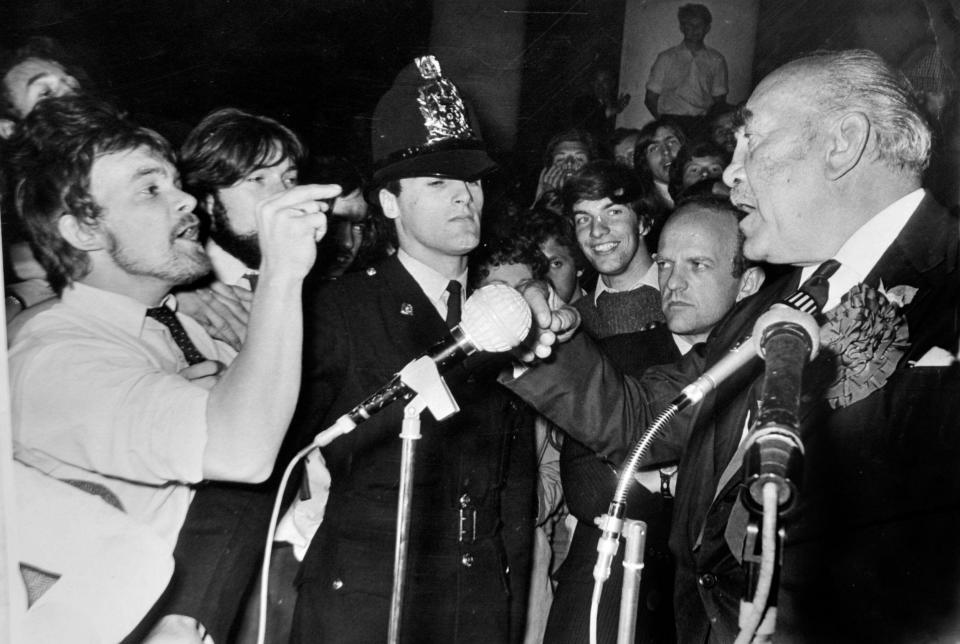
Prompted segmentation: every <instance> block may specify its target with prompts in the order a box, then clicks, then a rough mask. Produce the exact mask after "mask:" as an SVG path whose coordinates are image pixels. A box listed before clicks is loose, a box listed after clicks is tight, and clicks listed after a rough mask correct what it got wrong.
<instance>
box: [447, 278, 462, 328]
mask: <svg viewBox="0 0 960 644" xmlns="http://www.w3.org/2000/svg"><path fill="white" fill-rule="evenodd" d="M462 290H463V287H462V286H460V282H458V281H457V280H450V283H449V284H447V293H449V294H450V295H449V296H447V328H448V329H452V328H453V327H455V326H457V325H458V324H460V315H461V304H460V293H461V291H462Z"/></svg>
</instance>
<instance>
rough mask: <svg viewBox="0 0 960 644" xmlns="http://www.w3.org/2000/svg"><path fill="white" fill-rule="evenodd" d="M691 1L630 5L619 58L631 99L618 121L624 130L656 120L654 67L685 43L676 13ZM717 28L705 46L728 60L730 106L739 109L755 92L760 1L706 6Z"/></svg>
mask: <svg viewBox="0 0 960 644" xmlns="http://www.w3.org/2000/svg"><path fill="white" fill-rule="evenodd" d="M683 4H686V0H627V3H626V11H625V12H624V20H623V50H622V55H621V58H620V91H621V92H626V93H628V94H630V95H631V97H632V98H631V100H630V104H629V105H628V106H627V109H625V110H624V111H623V112H622V113H621V114H620V117H619V118H618V119H617V125H619V126H621V127H641V126H642V125H643V124H644V123H647V122H648V121H650V120H652V119H653V117H652V116H651V114H650V112H649V111H648V110H647V108H646V107H644V105H643V97H644V94H645V93H646V84H647V78H648V77H649V75H650V67H651V66H652V65H653V62H654V61H655V60H656V58H657V54H659V53H660V52H661V51H663V50H664V49H667V48H668V47H673V46H674V45H677V44H679V43H680V42H681V41H682V40H683V35H682V34H681V33H680V27H679V24H678V23H677V9H679V8H680V6H681V5H683ZM701 4H704V5H706V6H707V8H708V9H710V13H711V14H712V15H713V25H712V26H711V29H710V33H709V34H707V37H706V40H705V43H706V44H707V46H708V47H712V48H714V49H716V50H717V51H719V52H720V53H721V54H723V55H724V57H725V58H726V59H727V71H728V74H729V87H730V91H729V94H728V95H727V102H729V103H738V102H740V101H743V100H745V99H746V98H747V96H749V94H750V90H751V88H752V87H753V74H752V70H753V54H754V42H755V40H756V32H757V14H758V6H759V1H758V0H712V1H711V0H706V1H704V2H701Z"/></svg>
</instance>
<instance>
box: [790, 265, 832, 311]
mask: <svg viewBox="0 0 960 644" xmlns="http://www.w3.org/2000/svg"><path fill="white" fill-rule="evenodd" d="M838 268H840V262H838V261H837V260H835V259H828V260H827V261H825V262H824V263H822V264H820V266H819V267H817V270H815V271H814V272H813V275H811V276H810V277H809V278H807V281H805V282H804V283H803V284H801V285H800V288H799V290H797V292H796V293H794V294H793V295H791V296H790V297H788V298H787V299H786V300H785V301H786V303H787V304H789V305H790V306H792V307H793V308H795V309H798V310H800V311H803V312H804V313H809V314H810V315H814V316H816V315H819V314H820V312H821V311H823V307H824V306H825V305H826V303H827V298H828V297H829V294H830V281H829V278H830V276H831V275H833V274H834V273H836V272H837V269H838Z"/></svg>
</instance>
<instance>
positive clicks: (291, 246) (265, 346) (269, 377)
mask: <svg viewBox="0 0 960 644" xmlns="http://www.w3.org/2000/svg"><path fill="white" fill-rule="evenodd" d="M339 192H340V188H339V187H338V186H316V185H305V186H297V187H295V188H291V189H290V190H287V191H286V192H282V193H279V194H277V195H274V196H272V197H270V198H268V199H266V200H265V201H264V202H263V203H261V204H260V205H259V206H258V208H257V229H258V231H259V237H260V249H261V252H262V254H263V262H262V264H261V265H260V279H259V284H258V288H257V291H256V294H255V295H254V298H253V305H252V308H251V311H250V322H249V326H248V328H247V338H246V342H245V343H244V345H243V349H241V351H240V353H239V354H238V355H237V358H236V360H234V361H233V363H232V364H231V365H230V367H229V368H228V369H227V370H226V371H225V372H224V373H223V375H222V377H221V378H220V380H219V382H218V383H217V384H216V385H215V386H214V387H213V389H212V390H211V391H210V397H209V400H208V404H207V426H208V439H207V446H206V450H205V452H204V459H203V463H204V476H205V477H206V478H211V479H223V480H233V481H259V480H263V479H265V478H266V477H267V476H269V474H270V472H271V470H272V468H273V464H274V460H275V458H276V454H277V451H278V450H279V448H280V443H281V441H282V440H283V436H284V434H285V433H286V430H287V426H288V425H289V423H290V419H291V418H292V416H293V410H294V405H295V404H296V400H297V393H298V391H299V387H300V369H301V365H300V360H301V348H302V345H303V314H302V303H301V289H302V284H303V278H304V276H305V275H306V274H307V271H308V270H309V269H310V267H311V266H312V265H313V262H314V260H315V259H316V252H317V251H316V240H317V237H318V236H320V235H322V234H323V233H324V232H325V231H326V217H325V216H324V215H323V214H322V213H321V212H320V210H321V205H320V202H319V201H318V200H320V199H327V198H330V197H335V196H336V195H337V194H339Z"/></svg>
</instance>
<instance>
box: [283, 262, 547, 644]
mask: <svg viewBox="0 0 960 644" xmlns="http://www.w3.org/2000/svg"><path fill="white" fill-rule="evenodd" d="M305 302H306V305H307V321H306V326H305V332H306V336H305V337H306V342H305V344H306V347H307V348H306V355H305V359H304V387H303V390H302V392H301V400H300V404H299V409H298V412H297V415H296V418H295V420H294V427H293V430H292V431H294V432H296V433H297V435H299V436H300V439H301V442H305V441H308V440H310V439H311V438H312V437H313V436H314V435H316V434H317V433H318V432H319V431H321V430H323V429H324V428H326V427H328V426H329V425H330V424H332V423H333V421H334V420H335V419H336V418H337V417H338V416H339V415H341V414H342V413H344V412H345V411H347V410H349V409H350V408H351V407H353V406H354V405H355V404H357V403H358V402H359V401H361V400H363V399H364V398H366V397H367V396H368V395H369V394H371V393H372V392H374V391H376V390H377V389H378V388H379V387H380V386H381V385H383V384H384V383H386V382H387V381H388V380H389V379H390V378H391V376H392V375H393V374H394V373H396V372H397V371H399V370H400V369H401V368H403V367H404V366H405V365H406V364H407V363H408V362H410V361H411V360H412V359H414V358H417V357H419V356H420V355H422V354H423V353H424V352H425V351H426V350H427V349H429V348H430V347H431V346H432V345H433V344H434V343H435V342H437V341H438V340H439V339H441V338H443V337H445V336H446V335H447V333H448V331H447V328H446V325H445V323H444V321H443V320H442V319H441V318H440V316H439V315H438V314H437V312H436V309H434V307H433V305H432V304H431V303H430V301H429V300H428V299H427V297H426V296H425V295H424V293H423V291H422V290H421V289H420V287H419V286H418V285H417V283H416V282H415V281H414V279H413V278H412V277H411V276H410V275H409V273H407V271H406V270H405V269H404V268H403V266H402V265H401V264H400V262H399V260H397V259H396V258H395V257H392V258H389V259H387V260H385V261H384V262H382V263H381V264H379V265H377V266H376V267H375V268H373V269H368V270H367V271H364V272H362V273H356V274H351V275H347V276H345V277H343V278H342V279H340V280H337V281H335V282H331V283H328V284H326V285H324V286H323V287H322V288H320V289H319V290H318V291H315V292H309V291H308V293H307V295H306V296H305ZM502 366H503V362H499V363H496V364H493V365H489V364H487V365H483V364H480V365H477V364H473V365H468V366H467V367H458V368H455V369H454V370H452V371H451V372H449V373H448V374H447V375H446V381H447V383H448V385H449V386H450V388H451V390H452V392H453V394H454V397H455V398H456V399H457V401H458V403H459V405H460V408H461V411H460V412H459V413H458V414H456V415H454V416H453V417H451V418H450V419H448V420H446V421H443V422H441V423H438V422H436V421H435V420H434V419H433V417H432V415H431V414H429V413H426V412H425V413H424V414H422V419H423V423H422V427H421V430H422V434H423V437H422V439H420V440H419V441H417V445H416V469H415V478H414V490H413V504H412V509H411V514H412V519H411V531H412V533H411V543H410V551H409V559H408V566H409V571H410V574H409V575H408V578H407V586H406V588H405V602H404V605H405V609H404V614H403V623H402V626H401V632H402V633H403V634H404V638H403V639H404V640H405V641H417V642H505V641H508V638H509V635H508V630H509V629H510V628H511V625H510V624H509V621H508V620H509V607H510V594H511V593H515V594H516V595H517V596H518V597H519V598H523V601H524V602H525V601H526V599H525V598H526V589H527V585H528V583H529V582H528V575H529V569H530V556H531V555H530V552H531V549H532V532H533V525H534V519H535V516H536V515H535V509H534V503H535V476H536V472H535V468H536V465H535V455H534V445H533V433H532V412H530V411H529V410H528V409H527V408H526V406H525V405H522V404H520V403H519V401H518V400H517V399H516V398H515V397H513V396H512V395H511V394H509V392H507V391H506V390H504V389H503V388H502V387H500V386H499V385H498V384H497V382H496V375H497V373H498V372H499V369H500V367H502ZM402 415H403V405H402V404H394V405H393V406H391V407H388V408H386V409H384V410H383V411H382V412H381V413H380V414H378V415H377V416H375V417H374V418H372V419H371V420H370V421H368V422H366V423H364V424H363V425H361V426H360V427H358V428H357V429H355V430H354V431H353V432H351V433H349V434H347V435H345V436H342V437H340V438H338V439H337V440H335V441H334V442H333V443H331V444H330V445H329V446H328V447H327V448H325V449H324V456H325V458H326V460H327V466H328V467H329V469H330V473H331V476H332V487H331V490H330V499H329V502H328V506H327V511H326V516H325V518H324V522H323V524H322V525H321V527H320V529H319V531H318V533H317V535H316V537H315V538H314V540H313V542H312V544H311V547H310V549H309V551H308V552H307V555H306V557H305V559H304V562H303V565H302V567H301V571H300V575H299V578H298V585H299V590H300V593H301V594H300V600H299V603H298V607H297V616H296V618H295V622H296V623H295V625H294V631H295V633H297V632H299V637H300V638H301V640H302V641H310V642H314V641H331V642H347V641H358V642H362V641H381V640H383V639H385V638H386V633H387V631H386V623H387V616H388V613H389V598H390V588H391V579H392V566H393V551H394V538H395V521H396V503H397V496H398V482H399V474H400V460H401V441H400V438H399V436H398V435H399V432H400V424H401V422H400V421H401V419H402ZM464 498H466V500H467V502H468V503H469V504H470V505H471V506H473V507H475V508H476V511H477V539H476V541H475V542H474V543H469V542H465V543H458V541H457V535H458V518H459V506H460V503H461V499H464ZM508 569H509V572H508ZM354 600H356V601H354ZM517 605H519V604H517ZM354 611H361V613H356V612H354ZM512 627H513V628H514V629H515V632H516V633H518V634H519V633H520V632H521V631H522V623H521V624H516V623H515V624H514V625H512Z"/></svg>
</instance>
